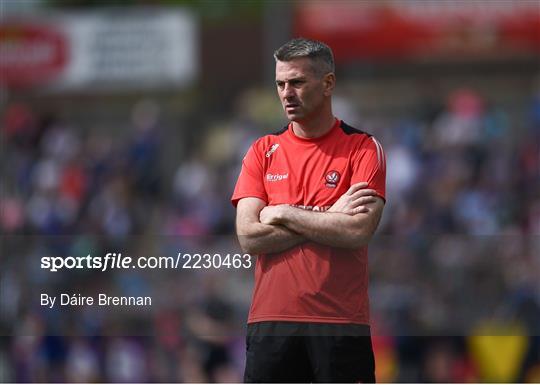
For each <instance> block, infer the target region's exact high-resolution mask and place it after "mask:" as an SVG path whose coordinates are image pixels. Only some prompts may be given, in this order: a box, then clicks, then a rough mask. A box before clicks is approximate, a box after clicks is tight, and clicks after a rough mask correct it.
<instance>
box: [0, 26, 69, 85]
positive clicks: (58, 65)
mask: <svg viewBox="0 0 540 385" xmlns="http://www.w3.org/2000/svg"><path fill="white" fill-rule="evenodd" d="M67 56H68V52H67V44H66V41H65V37H64V35H63V34H62V33H61V32H60V31H57V30H55V29H54V28H53V27H50V26H45V25H36V24H0V84H4V85H7V86H10V87H18V86H29V85H35V84H40V83H44V82H47V81H49V80H52V79H53V78H54V77H56V76H57V75H58V74H59V73H60V72H61V71H62V70H63V68H64V66H65V65H66V61H67Z"/></svg>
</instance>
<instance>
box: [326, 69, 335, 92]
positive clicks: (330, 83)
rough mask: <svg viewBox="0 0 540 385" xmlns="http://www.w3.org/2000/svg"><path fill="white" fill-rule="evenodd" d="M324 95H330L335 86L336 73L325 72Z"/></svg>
mask: <svg viewBox="0 0 540 385" xmlns="http://www.w3.org/2000/svg"><path fill="white" fill-rule="evenodd" d="M323 84H324V96H331V95H332V92H333V91H334V87H335V86H336V75H335V74H334V73H333V72H330V73H327V74H326V75H324V78H323Z"/></svg>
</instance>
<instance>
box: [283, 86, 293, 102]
mask: <svg viewBox="0 0 540 385" xmlns="http://www.w3.org/2000/svg"><path fill="white" fill-rule="evenodd" d="M283 96H284V97H286V98H290V97H291V96H294V88H293V87H291V86H290V85H289V84H287V83H285V86H284V88H283Z"/></svg>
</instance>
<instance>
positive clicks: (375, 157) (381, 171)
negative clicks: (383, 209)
mask: <svg viewBox="0 0 540 385" xmlns="http://www.w3.org/2000/svg"><path fill="white" fill-rule="evenodd" d="M359 182H367V183H368V188H370V189H373V190H375V191H376V192H377V195H379V196H380V197H381V198H383V199H384V200H386V157H385V155H384V150H383V148H382V146H381V144H380V143H379V142H378V141H377V139H375V137H373V136H371V137H368V138H367V139H366V140H364V142H363V143H362V147H361V149H360V150H359V151H358V153H357V154H356V159H355V160H354V162H353V175H352V178H351V184H355V183H359Z"/></svg>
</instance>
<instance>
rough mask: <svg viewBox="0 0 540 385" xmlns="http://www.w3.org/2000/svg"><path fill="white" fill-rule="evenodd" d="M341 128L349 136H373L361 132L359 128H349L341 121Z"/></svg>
mask: <svg viewBox="0 0 540 385" xmlns="http://www.w3.org/2000/svg"><path fill="white" fill-rule="evenodd" d="M340 127H341V129H342V130H343V132H344V133H345V134H347V135H354V134H364V135H367V136H372V135H371V134H368V133H367V132H364V131H362V130H359V129H357V128H354V127H352V126H349V125H348V124H347V123H345V122H344V121H341V124H340Z"/></svg>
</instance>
